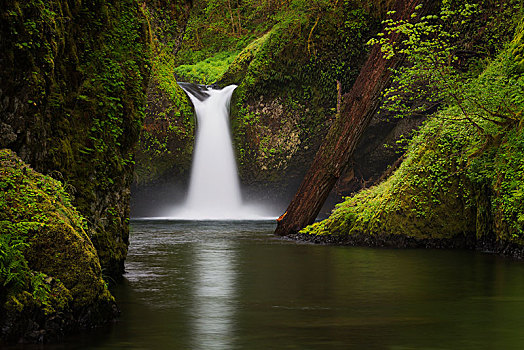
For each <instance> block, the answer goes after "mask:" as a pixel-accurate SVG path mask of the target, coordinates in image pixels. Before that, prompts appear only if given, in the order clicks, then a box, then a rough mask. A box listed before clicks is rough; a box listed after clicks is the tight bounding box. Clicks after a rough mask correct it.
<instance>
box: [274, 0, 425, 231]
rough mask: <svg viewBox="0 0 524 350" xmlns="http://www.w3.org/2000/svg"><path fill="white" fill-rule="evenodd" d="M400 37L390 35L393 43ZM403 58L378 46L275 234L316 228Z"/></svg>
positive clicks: (401, 5) (406, 11) (400, 11)
mask: <svg viewBox="0 0 524 350" xmlns="http://www.w3.org/2000/svg"><path fill="white" fill-rule="evenodd" d="M420 3H421V1H420V0H397V1H395V3H394V4H393V6H392V10H394V11H395V13H394V15H393V19H406V20H407V19H409V18H410V17H411V14H412V13H413V12H414V11H415V7H416V6H417V5H418V4H420ZM399 36H400V35H399V34H398V33H391V34H387V37H389V38H390V39H391V40H393V41H396V40H398V39H399ZM401 61H402V57H400V56H393V57H392V58H389V59H386V58H384V55H383V53H382V52H381V50H380V47H379V46H378V45H375V46H374V47H373V48H372V49H371V52H370V53H369V56H368V59H367V61H366V62H365V63H364V65H363V66H362V69H361V70H360V74H359V76H358V77H357V79H356V80H355V83H354V84H353V86H352V88H351V90H350V91H349V92H348V93H346V94H345V95H344V96H343V97H342V104H341V106H340V111H338V113H337V116H336V118H335V121H334V122H333V124H332V125H331V127H330V129H329V131H328V133H327V136H326V138H325V140H324V142H323V144H322V145H321V146H320V148H319V150H318V151H317V154H316V155H315V159H314V160H313V163H312V165H311V167H310V168H309V170H308V172H307V174H306V176H305V177H304V180H302V183H301V185H300V187H299V189H298V191H297V193H296V194H295V196H294V197H293V200H292V201H291V203H290V204H289V206H288V208H287V210H286V212H285V213H284V214H282V215H281V216H280V217H279V218H278V219H277V228H276V230H275V234H277V235H281V236H286V235H290V234H294V233H297V232H298V231H300V230H301V229H302V228H304V227H306V226H307V225H310V224H312V223H313V222H314V221H315V219H316V217H317V215H318V213H319V212H320V209H321V208H322V205H323V204H324V202H325V201H326V198H327V197H328V195H329V193H330V192H331V189H332V188H333V186H334V185H335V184H336V182H337V180H338V179H339V178H340V176H342V175H343V174H344V172H345V170H346V167H347V165H348V163H349V160H350V158H351V157H352V155H353V152H354V151H355V148H356V147H357V145H358V142H359V141H360V138H361V137H362V134H363V133H364V130H365V129H366V127H367V126H368V124H369V122H370V121H371V118H372V117H373V115H374V114H375V113H376V111H377V109H378V108H379V107H380V102H381V100H382V99H381V93H382V91H383V90H384V89H385V88H386V87H388V85H389V84H390V82H391V75H392V69H394V68H396V67H398V65H399V64H400V63H401Z"/></svg>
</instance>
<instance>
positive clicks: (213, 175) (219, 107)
mask: <svg viewBox="0 0 524 350" xmlns="http://www.w3.org/2000/svg"><path fill="white" fill-rule="evenodd" d="M180 85H181V86H182V88H183V89H184V90H185V91H186V93H187V94H188V96H189V98H190V99H191V102H192V103H193V106H194V107H195V113H196V117H197V129H196V130H197V131H196V137H195V147H194V151H193V165H192V168H191V178H190V182H189V192H188V195H187V198H186V202H185V203H184V205H182V206H180V207H178V208H176V209H175V210H174V211H173V212H172V215H170V217H174V218H177V219H187V220H236V219H261V218H264V217H263V216H262V215H260V212H259V210H257V209H256V208H254V207H253V206H246V205H244V204H243V203H242V196H241V192H240V183H239V180H238V175H237V166H236V161H235V156H234V152H233V146H232V142H231V133H230V128H229V103H230V100H231V95H232V94H233V91H234V90H235V88H236V87H237V86H236V85H230V86H227V87H225V88H223V89H221V90H217V89H213V88H210V87H205V86H197V85H193V84H185V83H180Z"/></svg>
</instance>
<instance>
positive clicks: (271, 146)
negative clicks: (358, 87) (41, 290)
mask: <svg viewBox="0 0 524 350" xmlns="http://www.w3.org/2000/svg"><path fill="white" fill-rule="evenodd" d="M376 25H377V18H374V17H373V16H372V15H371V14H370V13H369V12H368V11H367V10H366V9H364V8H363V7H361V6H359V5H357V4H356V3H350V2H329V3H328V2H320V3H318V4H315V5H312V4H305V3H303V2H300V1H295V2H292V3H291V4H290V5H289V7H288V8H286V9H282V12H281V14H280V17H279V18H278V21H277V23H276V24H275V25H273V26H272V27H271V28H270V30H269V31H267V32H266V33H265V34H264V35H262V36H261V37H259V38H258V39H256V40H255V41H253V42H252V43H251V44H250V45H248V46H247V47H246V48H245V49H244V50H243V51H241V52H240V53H239V54H238V56H237V57H236V59H235V61H233V63H232V64H231V65H230V66H229V68H228V70H227V71H226V72H225V74H224V75H223V77H222V78H221V79H220V80H219V83H220V84H221V85H225V84H230V83H236V84H238V85H239V86H238V88H237V89H236V91H235V94H234V95H233V100H232V104H231V108H232V128H233V135H234V138H235V147H236V150H237V158H238V163H239V172H240V177H241V179H242V181H243V182H244V183H245V184H249V185H252V186H255V187H260V188H262V189H266V190H268V189H271V191H272V192H275V193H281V192H282V191H284V190H285V189H289V188H291V189H293V188H294V187H295V186H296V184H297V182H298V181H300V179H301V177H302V176H303V174H304V172H305V170H306V169H307V166H309V163H310V161H311V159H312V157H313V155H314V153H315V151H316V150H317V148H318V146H319V144H320V141H321V140H322V138H323V137H324V135H325V132H326V131H327V127H328V126H329V124H330V123H331V120H332V118H333V117H334V115H335V114H336V111H337V96H338V95H339V93H340V94H342V93H343V92H344V91H347V89H349V88H350V87H351V84H352V82H353V80H354V79H355V77H356V75H357V74H358V71H359V68H360V66H361V64H362V62H363V59H365V56H366V51H367V49H366V47H365V45H364V43H365V42H366V41H367V39H368V37H369V35H370V34H371V33H372V32H373V31H374V30H376V28H377V26H376ZM337 82H338V85H337ZM292 183H294V186H290V184H292Z"/></svg>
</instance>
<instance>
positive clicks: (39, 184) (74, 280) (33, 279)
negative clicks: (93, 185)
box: [0, 149, 116, 341]
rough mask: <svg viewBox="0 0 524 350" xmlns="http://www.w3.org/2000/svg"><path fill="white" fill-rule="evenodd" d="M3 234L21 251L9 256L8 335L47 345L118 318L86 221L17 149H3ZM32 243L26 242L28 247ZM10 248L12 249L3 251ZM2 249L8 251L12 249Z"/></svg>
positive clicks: (0, 206) (5, 324)
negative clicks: (13, 150)
mask: <svg viewBox="0 0 524 350" xmlns="http://www.w3.org/2000/svg"><path fill="white" fill-rule="evenodd" d="M0 188H1V189H2V191H1V193H0V209H1V210H0V235H1V237H2V238H6V237H9V241H8V242H6V240H2V241H3V242H6V243H7V244H8V245H9V246H11V247H12V246H13V242H15V241H16V242H18V247H19V248H20V249H19V250H18V252H19V253H20V254H11V255H9V256H6V255H3V256H2V257H1V258H2V259H0V261H1V263H2V265H3V267H5V266H14V265H18V268H17V270H16V272H17V274H16V275H15V276H12V273H13V272H14V271H13V270H11V271H7V274H5V275H2V276H0V278H2V281H0V282H2V284H3V285H4V286H5V287H6V290H5V291H4V292H2V293H1V295H0V296H1V300H0V302H1V304H2V305H1V309H2V310H3V311H2V317H0V323H1V324H2V327H1V329H2V337H3V338H4V339H7V340H11V341H14V340H18V339H28V340H32V341H47V340H50V339H54V338H56V337H57V336H60V335H61V334H62V333H64V332H68V331H71V330H73V329H76V328H85V327H92V326H96V325H100V324H102V323H105V322H107V321H108V320H110V319H112V318H114V317H115V315H116V307H115V303H114V299H113V297H112V296H111V294H110V293H109V291H108V289H107V286H106V283H105V282H104V280H103V278H102V272H101V268H100V263H99V259H98V256H97V252H96V250H95V248H94V246H93V244H92V243H91V240H90V238H89V236H88V235H87V234H86V231H85V228H86V222H85V220H84V218H83V217H82V216H81V215H80V214H79V213H78V211H77V210H76V209H75V208H74V207H73V206H72V204H71V201H70V198H69V195H68V194H67V193H66V192H65V190H64V188H63V186H62V184H61V183H60V182H58V181H56V180H54V179H52V178H50V177H48V176H44V175H42V174H40V173H38V172H36V171H34V170H33V169H31V168H30V167H29V166H27V165H26V164H25V163H24V162H23V161H22V160H20V159H19V158H18V157H17V156H16V155H15V154H14V153H13V152H12V151H9V150H5V149H4V150H0ZM20 242H24V244H20ZM2 248H4V247H3V246H2ZM5 251H6V250H5V249H2V252H5Z"/></svg>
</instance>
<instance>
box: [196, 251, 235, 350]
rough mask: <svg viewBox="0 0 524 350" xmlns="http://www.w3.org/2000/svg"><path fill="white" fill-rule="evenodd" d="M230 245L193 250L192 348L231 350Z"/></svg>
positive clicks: (232, 276) (232, 279)
mask: <svg viewBox="0 0 524 350" xmlns="http://www.w3.org/2000/svg"><path fill="white" fill-rule="evenodd" d="M232 245H233V242H232V241H217V242H211V243H202V244H198V245H195V246H194V248H193V249H194V265H193V269H194V283H195V284H194V288H195V291H194V293H193V317H194V320H193V341H194V344H193V348H194V349H231V348H232V343H231V341H232V339H233V335H234V327H235V324H234V312H235V292H236V291H235V283H236V281H235V278H236V277H235V273H236V271H235V264H236V262H235V260H236V256H235V250H234V249H233V247H232Z"/></svg>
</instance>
